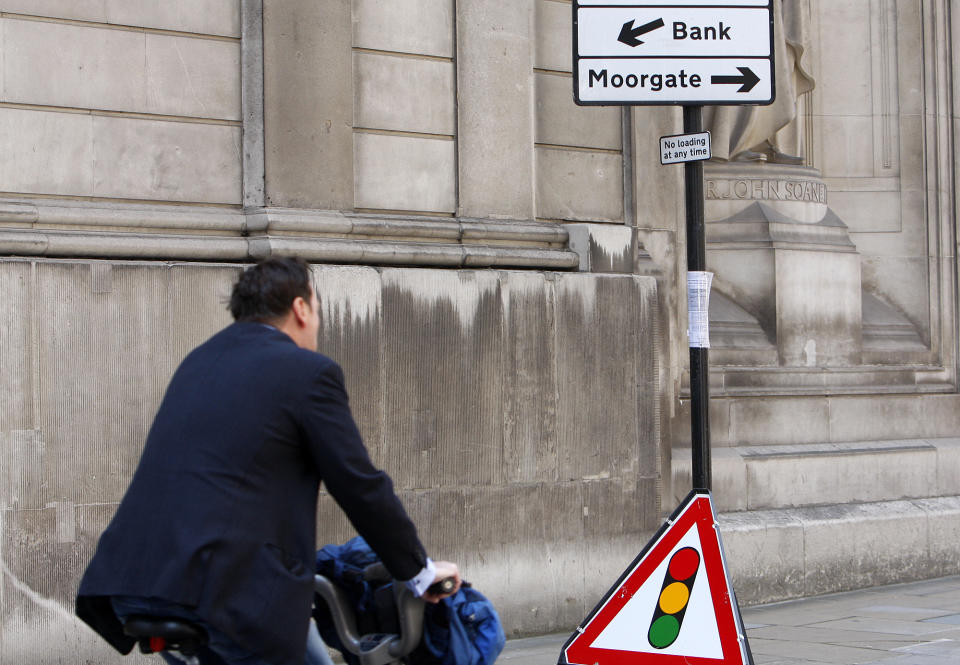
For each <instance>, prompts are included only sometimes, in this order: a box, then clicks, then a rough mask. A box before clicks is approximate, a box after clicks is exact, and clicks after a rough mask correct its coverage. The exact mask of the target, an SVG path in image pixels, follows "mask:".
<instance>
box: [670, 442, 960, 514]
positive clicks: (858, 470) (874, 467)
mask: <svg viewBox="0 0 960 665" xmlns="http://www.w3.org/2000/svg"><path fill="white" fill-rule="evenodd" d="M711 452H712V470H713V487H712V489H713V494H714V502H715V505H716V507H717V510H718V511H720V512H730V511H748V510H765V509H776V508H797V507H804V506H817V505H832V504H849V503H866V502H876V501H889V500H898V499H924V498H930V497H944V496H955V495H960V438H940V439H910V440H904V441H858V442H852V443H820V444H792V445H789V444H788V445H779V446H735V447H728V448H713V450H712V451H711ZM690 464H691V452H690V449H689V448H675V449H674V450H673V460H672V469H673V473H672V475H673V498H674V500H675V503H679V502H680V500H682V498H683V497H684V496H686V493H687V492H688V491H689V489H690V487H691V478H690Z"/></svg>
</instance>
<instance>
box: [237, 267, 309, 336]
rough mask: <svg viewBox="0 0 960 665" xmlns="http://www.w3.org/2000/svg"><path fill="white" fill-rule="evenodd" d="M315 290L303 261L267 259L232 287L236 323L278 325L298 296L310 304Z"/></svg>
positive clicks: (245, 272) (248, 270)
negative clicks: (254, 322)
mask: <svg viewBox="0 0 960 665" xmlns="http://www.w3.org/2000/svg"><path fill="white" fill-rule="evenodd" d="M312 289H313V282H312V281H311V280H310V266H309V265H308V264H307V262H306V261H304V260H303V259H300V258H296V257H280V258H270V259H266V260H264V261H260V262H259V263H257V264H256V265H253V266H250V267H249V268H247V269H246V270H244V271H243V274H242V275H240V279H238V280H237V283H236V284H234V285H233V292H232V293H231V294H230V313H231V314H233V318H234V320H236V321H261V322H268V321H275V320H277V319H280V318H283V317H284V316H286V314H287V312H289V311H290V308H291V307H292V306H293V301H294V300H295V299H296V298H297V296H300V297H301V298H303V299H304V300H306V301H307V302H308V303H309V302H310V296H311V294H312Z"/></svg>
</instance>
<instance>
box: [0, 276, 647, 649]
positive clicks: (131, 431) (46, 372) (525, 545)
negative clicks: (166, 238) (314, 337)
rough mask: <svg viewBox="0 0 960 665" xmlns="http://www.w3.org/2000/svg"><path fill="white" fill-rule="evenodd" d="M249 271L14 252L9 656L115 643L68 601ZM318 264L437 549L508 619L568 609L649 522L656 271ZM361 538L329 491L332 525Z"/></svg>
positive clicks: (410, 504) (530, 629)
mask: <svg viewBox="0 0 960 665" xmlns="http://www.w3.org/2000/svg"><path fill="white" fill-rule="evenodd" d="M238 269H239V268H238V267H237V266H233V265H212V264H193V265H190V264H162V263H116V262H115V263H108V262H92V263H91V262H88V261H87V262H81V261H49V260H37V261H27V260H9V259H8V260H3V261H0V292H2V293H3V294H4V297H3V299H2V300H0V320H2V321H3V322H4V325H3V328H2V334H0V354H2V355H0V357H2V358H3V363H2V364H0V401H2V404H3V409H2V410H0V450H2V452H3V454H2V456H0V530H2V535H0V542H2V548H0V565H2V579H3V582H2V584H3V586H2V594H0V632H2V636H3V639H2V641H0V663H4V664H7V663H9V664H11V665H13V664H14V663H16V664H17V665H32V664H34V663H75V662H88V661H89V662H112V660H114V659H118V658H119V657H118V656H116V657H115V656H112V655H111V652H110V651H109V648H108V647H107V646H106V645H105V643H102V642H101V641H100V640H99V639H98V638H97V637H96V636H95V635H94V634H93V633H92V632H91V631H89V630H87V629H86V628H84V627H82V625H81V624H79V622H78V621H77V620H75V619H73V618H72V616H71V614H72V606H73V596H74V594H75V590H76V586H77V583H78V581H79V577H80V575H81V573H82V571H83V568H84V566H85V565H86V562H87V560H88V559H89V557H90V556H91V555H92V552H93V547H94V546H95V543H96V540H97V538H98V537H99V534H100V532H101V530H102V529H103V528H104V527H105V526H106V524H107V522H108V521H109V519H110V517H111V516H112V514H113V511H114V509H115V507H116V505H117V502H118V501H119V499H120V497H121V496H122V494H123V492H124V490H125V488H126V486H127V483H128V482H129V478H130V476H131V474H132V472H133V470H134V468H135V466H136V463H137V461H138V459H139V453H140V450H141V447H142V445H143V441H144V438H145V435H146V431H147V429H148V427H149V425H150V423H151V421H152V418H153V414H154V412H155V410H156V407H157V405H158V404H159V400H160V399H161V398H162V395H163V391H164V389H165V387H166V382H167V381H168V379H169V377H170V375H171V374H172V373H173V370H174V369H175V367H176V365H177V363H178V362H179V360H180V359H181V358H182V357H183V356H184V355H185V354H186V353H187V352H188V351H189V350H190V349H191V348H192V347H193V346H195V345H196V344H198V343H199V342H201V341H203V340H204V339H205V338H206V337H208V336H209V335H210V334H212V333H213V332H215V331H216V330H218V329H219V328H221V327H222V326H223V325H225V324H227V323H228V322H229V316H228V314H227V312H226V309H225V304H224V303H225V298H226V297H227V296H228V295H229V292H230V285H231V283H232V281H233V280H234V279H235V278H236V275H237V273H238ZM315 276H316V281H317V285H318V290H319V293H320V299H321V303H322V330H321V333H320V347H321V350H322V351H324V352H326V353H327V354H329V355H331V356H332V357H334V358H335V359H337V360H338V361H339V362H340V363H342V366H343V367H344V370H345V373H346V379H347V387H348V390H349V391H350V393H351V401H352V408H353V410H354V413H355V414H356V417H357V420H358V422H359V424H360V428H361V431H362V433H363V435H364V437H365V440H366V442H367V444H368V446H369V448H370V450H371V453H372V455H373V458H374V460H375V461H376V463H377V464H379V465H380V466H382V467H383V468H385V469H386V470H388V471H389V473H390V474H391V475H392V476H393V478H394V480H395V482H396V486H397V489H398V492H399V494H400V496H401V498H402V499H403V501H404V503H405V505H406V506H407V508H408V510H409V511H410V513H411V515H412V516H413V518H414V520H415V522H416V523H417V524H418V526H419V529H420V532H421V534H422V536H423V539H424V541H425V543H426V544H427V546H428V549H429V551H430V552H431V554H432V555H433V556H436V557H438V558H445V559H449V560H454V561H457V562H459V563H460V565H461V567H462V569H463V572H464V575H465V577H466V578H467V579H468V580H471V581H472V582H473V583H475V584H476V585H477V587H478V588H479V589H481V590H482V591H483V592H485V593H487V594H488V595H489V596H490V597H491V598H492V599H493V600H494V601H495V603H496V605H497V607H498V609H499V610H500V611H501V613H502V617H503V620H504V625H505V627H506V630H507V632H508V634H510V635H517V634H529V633H534V632H544V631H550V630H565V629H566V628H567V627H569V626H571V625H574V624H575V623H576V622H577V621H579V620H580V619H581V618H582V617H583V616H585V615H586V613H587V612H588V611H589V609H590V608H591V607H592V604H593V603H594V602H596V600H597V599H598V598H599V597H600V596H601V594H602V593H603V591H604V590H605V587H606V584H607V583H608V581H609V577H610V574H611V571H615V570H619V569H620V568H622V567H623V566H624V565H626V564H627V563H628V562H629V561H630V560H631V559H632V558H633V556H635V554H636V552H637V551H638V550H639V548H640V547H642V545H643V543H644V542H645V541H646V538H647V537H648V535H649V534H650V533H651V532H652V531H653V530H654V529H655V528H656V526H657V516H658V514H659V493H660V473H659V460H658V457H657V446H656V442H657V424H656V413H657V407H656V402H657V398H656V395H657V367H656V355H655V348H656V340H655V332H654V330H655V326H654V321H653V317H654V316H655V312H656V290H655V285H654V284H653V280H651V279H650V278H644V277H633V276H628V275H622V276H617V275H607V276H594V275H584V274H576V273H570V274H563V273H525V272H506V271H461V272H452V271H442V270H416V269H392V268H385V269H374V268H362V267H355V268H354V267H337V266H323V267H318V268H317V269H316V271H315ZM352 535H353V532H352V531H351V529H350V527H349V526H348V525H347V524H346V521H345V519H344V518H343V516H342V514H341V513H340V511H339V509H338V508H337V507H336V506H335V505H334V504H333V503H332V501H330V499H329V498H328V497H326V496H324V497H323V498H322V500H321V518H320V521H319V535H318V538H319V542H320V543H321V544H322V543H326V542H342V541H344V540H345V539H347V538H349V537H351V536H352ZM237 583H238V584H243V580H237ZM51 635H55V636H56V639H51ZM41 645H47V646H46V647H44V648H41Z"/></svg>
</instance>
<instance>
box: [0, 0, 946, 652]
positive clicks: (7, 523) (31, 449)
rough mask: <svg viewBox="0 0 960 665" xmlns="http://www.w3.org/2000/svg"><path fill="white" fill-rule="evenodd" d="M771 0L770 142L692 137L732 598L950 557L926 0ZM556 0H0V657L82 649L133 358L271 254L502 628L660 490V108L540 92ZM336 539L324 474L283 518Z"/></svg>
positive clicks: (675, 476) (679, 482)
mask: <svg viewBox="0 0 960 665" xmlns="http://www.w3.org/2000/svg"><path fill="white" fill-rule="evenodd" d="M793 1H794V0H784V2H785V3H790V2H793ZM801 4H803V6H804V7H805V11H806V12H807V14H806V19H807V25H806V31H807V32H806V34H807V38H808V43H807V45H806V46H807V51H806V55H805V58H806V65H807V66H808V67H809V74H810V76H811V77H812V79H813V80H815V81H816V85H815V87H814V88H813V90H812V91H810V92H808V93H806V94H804V95H802V96H801V97H800V98H799V100H798V109H799V113H798V118H797V120H796V121H795V122H794V123H793V124H792V125H791V127H790V128H788V129H789V130H790V131H793V132H795V136H796V137H799V139H798V140H797V141H795V144H796V145H797V146H798V147H799V148H802V153H803V157H804V160H803V164H798V165H793V166H783V165H779V164H773V163H768V162H750V163H746V162H736V161H734V162H721V161H718V162H711V163H709V164H707V165H706V169H705V170H706V183H705V192H706V196H707V202H706V203H707V221H708V224H707V227H708V231H707V241H708V248H707V256H708V264H709V265H710V268H711V270H713V271H714V272H715V273H716V280H715V283H714V294H713V300H712V302H711V325H712V331H713V334H712V341H713V348H712V349H711V363H712V372H711V377H712V391H713V399H712V403H711V417H712V421H711V427H712V434H713V443H714V446H715V449H714V489H715V494H716V499H717V502H718V505H719V507H720V509H721V510H722V511H723V514H722V516H721V522H722V526H723V528H724V538H725V543H726V546H727V549H728V558H729V559H730V562H731V566H732V568H733V572H734V578H735V586H736V588H737V590H738V593H739V595H740V597H741V600H742V602H745V603H749V602H762V601H766V600H773V599H782V598H788V597H794V596H798V595H807V594H812V593H820V592H826V591H833V590H840V589H846V588H853V587H856V586H863V585H868V584H872V583H877V582H888V581H895V580H906V579H914V578H920V577H933V576H936V575H941V574H947V573H956V572H958V570H957V561H958V559H960V557H958V551H957V548H958V546H957V543H958V542H960V438H958V437H960V395H958V374H957V370H958V309H960V307H958V297H957V262H956V256H957V222H956V218H957V202H958V200H957V174H956V163H957V160H956V149H957V146H956V140H957V126H958V124H957V122H958V117H960V111H958V110H960V98H958V97H957V94H958V93H957V91H958V90H960V87H958V83H960V59H958V55H957V54H956V53H955V52H954V50H953V48H952V46H951V44H952V41H953V39H954V38H955V37H956V36H958V35H960V15H958V14H957V13H956V12H954V11H953V8H952V6H951V3H950V2H949V0H829V1H828V0H809V1H808V2H806V3H801ZM571 13H572V5H571V3H570V2H568V1H566V0H457V1H456V2H454V1H453V0H391V1H390V2H377V1H376V0H324V1H323V2H317V1H316V0H170V1H169V2H166V3H154V2H146V1H144V0H96V1H93V0H83V1H80V2H78V1H75V0H69V1H68V0H0V154H2V158H0V404H2V408H0V564H2V568H0V572H2V583H0V663H3V664H6V663H48V662H49V663H80V662H114V661H115V660H119V658H118V657H114V656H113V655H111V652H110V651H109V650H108V648H107V647H106V646H105V645H103V644H101V643H100V642H98V640H97V638H96V637H95V636H94V635H93V634H92V633H91V632H90V631H88V630H86V629H85V628H84V627H83V626H81V625H79V624H78V622H77V621H76V620H74V619H73V618H72V615H71V609H72V597H73V593H74V590H75V586H76V583H77V581H78V579H79V575H80V573H81V572H82V569H83V566H84V564H85V562H86V560H87V558H88V557H89V556H90V554H91V552H92V547H93V546H94V544H95V542H96V538H97V537H98V535H99V533H100V531H101V530H102V529H103V528H104V526H105V525H106V523H107V521H108V520H109V518H110V515H111V514H112V511H113V509H114V507H115V505H116V503H117V501H118V500H119V499H120V497H121V496H122V492H123V490H124V488H125V486H126V483H127V481H128V479H129V476H130V474H131V472H132V469H133V467H134V465H135V464H136V461H137V459H138V453H139V449H140V446H141V445H142V441H143V438H144V435H145V432H146V429H147V428H148V427H149V424H150V421H151V418H152V415H153V412H154V410H155V408H156V406H157V404H158V402H159V400H160V398H161V396H162V391H163V389H164V387H165V385H166V382H167V380H168V378H169V376H170V374H171V373H172V372H173V369H174V368H175V366H176V364H177V363H178V362H179V360H180V358H182V357H183V355H184V354H185V353H186V352H187V351H189V349H190V348H192V347H193V346H194V345H196V344H197V343H199V342H200V341H202V340H203V339H205V338H206V337H207V336H209V335H210V334H211V333H212V332H214V331H215V330H217V329H219V328H220V327H222V326H223V325H225V324H226V323H227V322H228V320H229V317H228V315H227V312H226V310H225V303H224V299H225V297H226V296H227V294H228V293H229V288H230V284H231V281H232V280H233V279H234V278H235V277H236V274H237V273H238V271H239V270H240V269H242V267H243V265H244V264H247V263H249V262H251V261H254V260H256V259H258V258H262V257H265V256H271V255H284V254H297V255H300V256H303V257H304V258H307V259H308V260H310V261H311V262H312V263H313V264H315V266H316V267H315V274H316V278H317V283H318V289H319V292H320V297H321V301H322V306H323V316H322V329H321V333H320V334H321V344H320V346H321V349H322V350H324V351H325V352H326V353H328V355H331V356H333V357H334V358H336V359H337V360H338V361H339V362H341V364H342V365H343V366H344V369H345V371H346V374H347V383H348V389H349V390H350V392H351V395H352V399H353V407H354V410H355V413H356V415H357V418H358V421H359V422H360V426H361V430H362V432H363V434H364V436H365V438H366V440H367V443H368V445H369V447H370V448H371V451H372V454H373V456H374V458H375V460H376V461H377V462H378V463H379V464H380V465H382V466H383V467H385V468H386V469H387V470H389V471H390V473H391V475H393V477H394V478H395V480H396V483H397V486H398V489H399V491H400V494H401V496H402V498H403V500H404V501H405V503H406V505H407V506H408V508H409V510H410V512H411V514H412V515H413V516H414V518H415V520H416V521H417V522H418V524H419V525H420V529H421V532H422V534H423V536H424V539H425V541H426V542H427V544H428V547H429V549H430V551H431V552H433V553H435V555H436V556H440V557H443V558H448V559H451V560H456V561H458V562H460V563H461V565H462V568H463V569H464V572H465V575H466V576H467V578H468V579H471V580H472V581H473V582H475V583H476V585H477V586H478V587H479V588H480V589H482V590H483V591H484V592H485V593H487V594H488V595H490V596H491V597H492V598H493V599H494V601H495V602H496V603H497V605H498V607H499V608H500V609H501V612H502V616H503V619H504V623H505V627H506V629H507V633H508V635H521V634H532V633H536V632H547V631H553V630H556V631H562V630H568V629H571V628H572V627H573V626H575V625H576V623H577V622H578V621H579V620H580V619H582V618H583V616H584V615H585V614H586V613H587V612H588V611H589V610H590V608H592V607H593V604H594V603H595V602H596V600H597V599H598V598H599V597H600V595H601V594H602V592H603V591H604V590H605V588H606V586H607V585H608V584H609V583H610V582H612V581H613V580H614V579H615V578H616V576H617V575H618V574H619V572H620V571H621V570H622V568H623V566H624V565H625V564H626V563H628V562H629V561H630V560H631V559H632V558H633V556H634V555H635V554H636V552H637V551H639V549H640V548H641V547H642V546H643V544H644V543H645V542H646V539H647V538H648V537H649V535H650V534H651V533H652V532H653V531H654V530H655V529H656V527H657V526H658V525H659V522H660V519H661V517H662V516H663V515H664V514H665V513H668V512H670V510H671V509H672V506H673V505H674V504H675V503H676V501H677V500H678V498H679V497H681V496H682V495H683V494H684V493H685V492H686V490H687V489H688V488H689V482H690V481H689V458H690V452H689V445H690V443H689V425H688V423H689V412H688V410H689V400H688V390H687V387H686V385H687V377H686V370H685V364H686V357H687V352H686V335H685V328H686V312H685V305H684V303H685V297H684V293H685V270H686V267H685V264H684V257H685V239H684V231H683V229H684V211H683V203H682V201H683V185H682V169H681V168H680V167H676V166H668V167H665V166H661V165H660V163H659V155H658V150H657V144H658V139H659V137H660V136H664V135H668V134H676V133H679V130H680V115H681V114H680V111H679V109H677V108H671V107H658V108H653V107H637V108H632V109H621V108H616V107H602V108H599V107H594V108H583V107H577V106H576V105H574V104H573V101H572V80H571V73H570V72H571V24H572V21H571ZM349 535H350V529H349V526H348V525H347V524H346V523H345V521H344V520H343V518H342V517H340V516H339V514H338V511H337V509H336V507H335V506H333V505H332V504H331V503H330V502H329V501H328V500H327V498H326V497H324V498H322V499H321V521H320V524H319V525H318V537H319V539H320V541H321V542H331V541H342V540H344V539H345V538H347V537H349ZM238 583H242V580H239V581H238ZM51 636H56V639H55V640H51V639H50V638H51Z"/></svg>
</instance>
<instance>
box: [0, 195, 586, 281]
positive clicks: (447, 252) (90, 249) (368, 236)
mask: <svg viewBox="0 0 960 665" xmlns="http://www.w3.org/2000/svg"><path fill="white" fill-rule="evenodd" d="M567 241H568V235H567V231H566V229H564V228H563V227H562V226H558V225H556V224H551V223H543V222H536V221H529V220H485V219H468V218H460V219H455V218H449V217H437V218H428V217H413V216H400V215H370V214H358V213H349V212H340V211H330V210H303V209H289V208H248V209H245V210H241V209H230V208H205V207H199V206H197V207H189V206H163V205H148V204H128V203H89V202H78V201H60V200H57V201H51V200H8V201H0V254H7V255H20V256H55V257H75V258H153V259H160V260H204V261H209V260H215V261H245V260H255V259H260V258H264V257H267V256H271V255H289V254H296V255H298V256H302V257H303V258H305V259H307V260H309V261H313V262H322V263H356V264H364V265H423V266H444V267H459V266H470V267H492V266H499V267H518V268H541V269H551V270H557V269H560V270H566V269H576V267H577V266H578V264H579V257H578V256H577V254H575V253H574V252H572V251H571V250H570V249H569V248H568V246H567Z"/></svg>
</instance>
